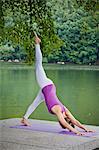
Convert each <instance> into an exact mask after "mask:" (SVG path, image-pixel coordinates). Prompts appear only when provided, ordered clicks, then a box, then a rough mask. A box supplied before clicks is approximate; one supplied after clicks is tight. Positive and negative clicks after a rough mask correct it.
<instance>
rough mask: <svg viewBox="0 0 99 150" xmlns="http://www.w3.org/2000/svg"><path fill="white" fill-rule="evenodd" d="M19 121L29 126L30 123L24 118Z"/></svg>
mask: <svg viewBox="0 0 99 150" xmlns="http://www.w3.org/2000/svg"><path fill="white" fill-rule="evenodd" d="M21 123H22V124H24V125H25V126H31V125H30V123H29V122H28V121H27V119H25V118H22V120H21Z"/></svg>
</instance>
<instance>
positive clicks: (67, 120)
mask: <svg viewBox="0 0 99 150" xmlns="http://www.w3.org/2000/svg"><path fill="white" fill-rule="evenodd" d="M64 119H65V120H66V122H68V123H69V124H70V125H71V126H72V127H73V128H75V126H74V124H73V123H72V122H71V121H70V119H67V118H64ZM59 124H60V126H61V127H62V128H63V129H66V127H64V126H63V125H62V124H61V122H60V121H59Z"/></svg>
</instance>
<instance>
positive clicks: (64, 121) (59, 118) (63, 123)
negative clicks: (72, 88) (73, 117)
mask: <svg viewBox="0 0 99 150" xmlns="http://www.w3.org/2000/svg"><path fill="white" fill-rule="evenodd" d="M56 115H57V118H58V120H59V121H60V122H61V124H62V125H63V126H64V127H65V128H67V129H68V130H70V131H72V132H74V133H75V134H77V135H84V134H83V133H80V132H79V131H77V130H76V129H74V128H73V127H72V126H71V125H69V124H68V123H67V121H66V120H65V119H64V117H63V114H62V113H61V112H57V113H56Z"/></svg>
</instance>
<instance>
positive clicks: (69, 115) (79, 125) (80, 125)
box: [66, 110, 93, 132]
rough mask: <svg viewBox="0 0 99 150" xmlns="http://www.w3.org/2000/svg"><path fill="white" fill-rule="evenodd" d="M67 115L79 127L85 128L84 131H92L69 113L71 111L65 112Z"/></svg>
mask: <svg viewBox="0 0 99 150" xmlns="http://www.w3.org/2000/svg"><path fill="white" fill-rule="evenodd" d="M66 115H67V117H68V118H69V119H70V120H71V122H72V123H73V124H74V125H76V126H78V127H79V128H81V129H83V130H85V131H86V132H93V131H92V130H89V129H87V128H86V127H85V126H84V125H83V124H81V123H80V122H79V121H78V120H77V119H75V118H74V116H73V115H72V114H71V112H70V111H69V110H68V111H67V112H66Z"/></svg>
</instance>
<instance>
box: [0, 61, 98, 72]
mask: <svg viewBox="0 0 99 150" xmlns="http://www.w3.org/2000/svg"><path fill="white" fill-rule="evenodd" d="M43 66H44V68H45V69H46V70H48V69H50V70H86V71H87V70H92V71H99V65H78V64H57V63H56V64H55V63H43ZM34 68H35V63H34V64H33V65H29V64H27V63H15V62H0V69H4V70H5V69H34Z"/></svg>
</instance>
